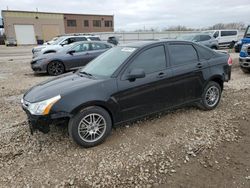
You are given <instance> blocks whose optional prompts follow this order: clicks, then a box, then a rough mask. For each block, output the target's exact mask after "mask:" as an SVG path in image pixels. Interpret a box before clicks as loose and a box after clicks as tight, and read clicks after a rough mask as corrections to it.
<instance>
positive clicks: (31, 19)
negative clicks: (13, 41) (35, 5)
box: [2, 11, 65, 40]
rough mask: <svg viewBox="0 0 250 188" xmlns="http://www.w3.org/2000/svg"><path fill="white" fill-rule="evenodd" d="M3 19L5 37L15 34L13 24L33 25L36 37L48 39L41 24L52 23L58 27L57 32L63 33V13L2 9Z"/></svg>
mask: <svg viewBox="0 0 250 188" xmlns="http://www.w3.org/2000/svg"><path fill="white" fill-rule="evenodd" d="M2 17H3V19H4V24H5V25H4V27H5V33H6V36H7V37H13V38H16V36H15V29H14V25H15V24H24V25H26V24H29V25H34V30H35V35H36V37H37V38H38V39H42V40H48V38H46V35H45V34H44V33H43V32H42V31H43V25H53V26H56V27H58V31H59V33H58V34H64V33H65V29H64V21H63V18H64V17H63V14H54V13H39V12H22V11H2Z"/></svg>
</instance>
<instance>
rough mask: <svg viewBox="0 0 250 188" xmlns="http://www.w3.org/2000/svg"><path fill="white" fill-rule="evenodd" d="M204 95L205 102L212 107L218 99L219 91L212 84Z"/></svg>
mask: <svg viewBox="0 0 250 188" xmlns="http://www.w3.org/2000/svg"><path fill="white" fill-rule="evenodd" d="M205 97H206V98H205V101H206V104H207V105H208V106H210V107H213V106H215V105H216V104H217V102H218V101H219V97H220V91H219V89H218V88H217V87H215V86H212V87H210V88H208V90H207V92H206V95H205Z"/></svg>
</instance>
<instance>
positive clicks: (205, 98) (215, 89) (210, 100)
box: [198, 81, 221, 110]
mask: <svg viewBox="0 0 250 188" xmlns="http://www.w3.org/2000/svg"><path fill="white" fill-rule="evenodd" d="M220 98H221V87H220V85H219V84H218V83H217V82H214V81H210V82H209V83H208V84H207V85H206V87H205V88H204V91H203V94H202V99H201V102H200V103H199V105H198V107H200V108H201V109H202V110H213V109H215V108H216V106H217V105H218V104H219V102H220Z"/></svg>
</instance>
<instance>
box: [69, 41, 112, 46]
mask: <svg viewBox="0 0 250 188" xmlns="http://www.w3.org/2000/svg"><path fill="white" fill-rule="evenodd" d="M83 43H100V44H107V45H109V46H113V45H112V44H110V43H108V42H105V41H78V42H73V43H72V44H74V45H77V44H83Z"/></svg>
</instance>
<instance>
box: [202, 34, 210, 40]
mask: <svg viewBox="0 0 250 188" xmlns="http://www.w3.org/2000/svg"><path fill="white" fill-rule="evenodd" d="M200 38H201V41H206V40H210V39H211V37H210V36H209V35H201V36H200Z"/></svg>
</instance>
